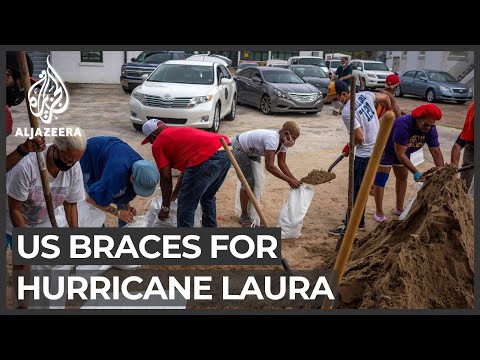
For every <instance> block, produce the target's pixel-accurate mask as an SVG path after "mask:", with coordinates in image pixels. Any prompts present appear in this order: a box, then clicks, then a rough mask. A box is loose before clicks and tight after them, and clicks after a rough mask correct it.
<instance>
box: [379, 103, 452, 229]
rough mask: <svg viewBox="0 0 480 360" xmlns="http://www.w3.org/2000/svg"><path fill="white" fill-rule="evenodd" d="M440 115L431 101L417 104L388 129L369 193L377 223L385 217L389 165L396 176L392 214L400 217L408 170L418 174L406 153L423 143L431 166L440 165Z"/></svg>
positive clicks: (416, 148) (408, 153)
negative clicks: (374, 207) (429, 155)
mask: <svg viewBox="0 0 480 360" xmlns="http://www.w3.org/2000/svg"><path fill="white" fill-rule="evenodd" d="M441 118H442V111H441V110H440V109H439V108H438V107H437V106H436V105H433V104H426V105H421V106H419V107H417V108H416V109H414V110H413V111H412V114H410V115H404V116H400V117H399V118H398V119H396V120H395V123H394V124H393V128H392V131H391V132H390V136H389V138H388V141H387V145H386V146H385V150H384V151H383V155H382V159H381V160H380V167H379V170H378V171H377V175H376V176H375V181H374V182H373V184H374V189H373V194H374V197H375V204H376V208H377V210H376V213H375V215H374V216H373V217H374V219H375V220H376V221H377V222H379V223H381V222H384V221H385V220H386V219H387V218H386V216H385V214H384V212H383V206H382V203H383V192H384V188H385V184H386V183H387V180H388V176H389V173H390V168H391V167H392V166H393V173H394V174H395V177H396V183H395V191H396V198H397V200H396V209H395V211H394V214H395V215H397V216H400V215H401V214H402V212H403V202H404V200H405V193H406V191H407V178H408V172H409V171H410V172H411V173H412V174H413V179H414V180H415V181H418V180H419V179H420V177H421V176H422V173H421V172H420V171H418V170H417V168H416V167H415V166H414V165H413V164H412V163H411V161H410V155H411V154H412V153H413V152H415V151H417V150H419V149H421V148H423V146H424V145H425V143H426V144H427V145H428V149H429V150H430V153H431V154H432V157H433V161H434V163H435V166H437V167H442V166H444V161H443V155H442V151H441V150H440V143H439V142H438V133H437V129H436V127H435V126H436V125H435V122H436V121H439V120H440V119H441Z"/></svg>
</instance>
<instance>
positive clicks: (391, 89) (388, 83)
mask: <svg viewBox="0 0 480 360" xmlns="http://www.w3.org/2000/svg"><path fill="white" fill-rule="evenodd" d="M399 84H400V78H399V77H398V75H397V74H391V75H388V76H387V78H386V79H385V91H383V93H384V94H386V95H388V97H389V98H390V102H391V106H390V107H389V108H388V109H386V108H384V107H383V106H381V105H380V104H379V105H378V106H377V115H378V118H379V119H381V117H382V116H383V115H384V114H385V113H386V112H387V111H389V110H392V111H393V112H394V114H395V119H396V118H398V117H400V116H401V115H405V113H402V111H401V110H400V107H399V106H398V104H397V101H396V99H395V96H394V95H395V90H396V89H397V86H398V85H399Z"/></svg>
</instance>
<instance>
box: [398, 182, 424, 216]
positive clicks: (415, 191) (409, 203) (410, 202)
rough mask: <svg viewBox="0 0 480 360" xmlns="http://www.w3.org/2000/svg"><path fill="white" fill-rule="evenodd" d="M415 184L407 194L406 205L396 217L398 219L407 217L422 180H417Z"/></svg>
mask: <svg viewBox="0 0 480 360" xmlns="http://www.w3.org/2000/svg"><path fill="white" fill-rule="evenodd" d="M416 185H417V186H415V190H414V191H413V192H412V193H411V194H410V195H409V196H408V200H407V206H406V207H405V209H403V212H402V213H401V215H400V216H399V217H398V219H399V220H405V219H406V218H407V215H408V213H409V211H410V209H411V208H412V205H413V203H414V202H415V199H416V198H417V194H418V191H419V190H420V189H421V188H422V186H423V182H417V183H416Z"/></svg>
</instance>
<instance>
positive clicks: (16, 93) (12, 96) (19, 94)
mask: <svg viewBox="0 0 480 360" xmlns="http://www.w3.org/2000/svg"><path fill="white" fill-rule="evenodd" d="M23 99H25V92H24V91H23V90H21V89H20V88H19V87H18V84H17V80H16V79H14V81H13V86H12V87H9V88H7V105H8V106H16V105H18V104H20V103H21V102H22V101H23Z"/></svg>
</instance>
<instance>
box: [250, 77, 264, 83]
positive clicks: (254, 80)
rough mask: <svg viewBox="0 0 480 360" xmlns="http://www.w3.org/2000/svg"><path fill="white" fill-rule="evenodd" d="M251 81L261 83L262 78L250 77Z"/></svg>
mask: <svg viewBox="0 0 480 360" xmlns="http://www.w3.org/2000/svg"><path fill="white" fill-rule="evenodd" d="M252 80H253V82H256V83H259V84H260V83H261V82H262V79H260V78H259V77H258V76H255V77H254V78H252Z"/></svg>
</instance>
